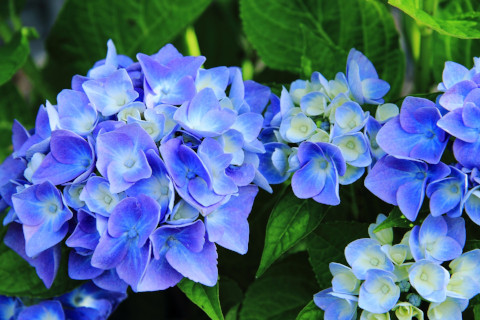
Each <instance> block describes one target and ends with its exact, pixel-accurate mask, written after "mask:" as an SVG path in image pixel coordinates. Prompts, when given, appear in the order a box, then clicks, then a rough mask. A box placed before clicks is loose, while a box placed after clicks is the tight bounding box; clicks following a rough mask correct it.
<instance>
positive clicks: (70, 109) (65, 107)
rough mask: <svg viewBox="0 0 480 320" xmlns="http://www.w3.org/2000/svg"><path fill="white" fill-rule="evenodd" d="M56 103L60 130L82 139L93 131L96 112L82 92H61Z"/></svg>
mask: <svg viewBox="0 0 480 320" xmlns="http://www.w3.org/2000/svg"><path fill="white" fill-rule="evenodd" d="M57 101H58V117H59V124H60V128H62V129H65V130H69V131H72V132H75V133H76V134H78V135H80V136H82V137H85V136H87V135H88V134H89V133H90V132H92V131H93V129H94V128H95V126H96V125H97V110H96V109H95V108H94V107H93V106H92V105H91V104H90V101H89V100H88V97H87V96H86V95H85V94H84V93H83V92H80V91H74V90H68V89H65V90H62V91H61V92H60V93H59V94H58V96H57Z"/></svg>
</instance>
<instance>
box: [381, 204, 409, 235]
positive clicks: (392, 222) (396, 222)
mask: <svg viewBox="0 0 480 320" xmlns="http://www.w3.org/2000/svg"><path fill="white" fill-rule="evenodd" d="M392 227H398V228H412V227H413V223H412V222H411V221H410V220H408V219H407V218H406V217H405V216H404V215H403V214H402V212H401V211H400V209H399V208H398V207H394V208H393V210H392V211H390V213H389V214H388V217H387V219H385V220H384V221H383V222H382V223H380V224H379V225H378V226H377V227H376V228H375V229H374V230H373V231H374V232H378V231H380V230H383V229H387V228H392Z"/></svg>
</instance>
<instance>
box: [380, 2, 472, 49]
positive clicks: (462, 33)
mask: <svg viewBox="0 0 480 320" xmlns="http://www.w3.org/2000/svg"><path fill="white" fill-rule="evenodd" d="M388 3H389V4H391V5H392V6H394V7H397V8H398V9H400V10H402V11H403V12H405V13H406V14H408V15H409V16H410V17H412V18H414V19H415V20H416V21H417V22H418V23H419V24H423V25H425V26H427V27H429V28H432V29H433V30H435V31H437V32H439V33H441V34H445V35H448V36H452V37H456V38H461V39H480V12H475V11H470V12H462V13H459V14H457V15H451V16H450V17H447V18H443V19H442V18H439V17H436V16H432V15H431V14H429V13H428V12H426V11H425V10H423V9H422V8H420V7H419V6H418V5H417V4H420V3H421V2H418V1H416V0H389V1H388Z"/></svg>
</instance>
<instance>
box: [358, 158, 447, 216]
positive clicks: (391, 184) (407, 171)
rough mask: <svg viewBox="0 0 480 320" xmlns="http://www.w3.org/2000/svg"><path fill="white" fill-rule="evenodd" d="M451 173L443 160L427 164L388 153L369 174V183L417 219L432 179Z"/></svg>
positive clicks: (371, 189) (383, 196)
mask: <svg viewBox="0 0 480 320" xmlns="http://www.w3.org/2000/svg"><path fill="white" fill-rule="evenodd" d="M449 173H450V169H449V167H448V166H446V165H445V164H443V163H442V162H440V163H438V164H430V165H427V164H426V163H424V162H421V161H416V160H406V159H398V158H395V157H393V156H390V155H388V156H385V157H383V158H382V159H380V160H379V161H377V163H376V164H375V166H374V167H373V168H372V170H371V171H370V173H369V174H368V176H367V177H366V178H365V187H366V188H367V189H368V190H370V191H371V192H372V193H373V194H375V195H376V196H377V197H379V198H380V199H382V200H383V201H385V202H388V203H391V204H393V205H398V207H399V208H400V210H401V211H402V213H403V214H404V215H405V216H406V217H407V218H408V219H409V220H411V221H414V220H415V219H416V217H417V215H418V211H419V210H420V207H421V205H422V203H423V199H424V197H425V189H426V187H427V184H428V183H429V182H431V181H435V180H439V179H442V178H445V177H446V176H447V175H448V174H449Z"/></svg>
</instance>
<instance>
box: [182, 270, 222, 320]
mask: <svg viewBox="0 0 480 320" xmlns="http://www.w3.org/2000/svg"><path fill="white" fill-rule="evenodd" d="M177 286H178V288H179V289H180V290H182V292H183V293H185V295H186V296H187V297H188V299H190V300H191V301H192V302H193V303H195V304H196V305H197V306H198V307H199V308H200V309H202V310H203V311H204V312H205V313H206V314H207V315H208V316H209V317H210V319H213V320H217V319H218V320H223V319H224V318H223V313H222V307H221V306H220V299H219V288H218V287H219V286H218V282H217V284H216V285H215V286H214V287H207V286H204V285H202V284H200V283H196V282H193V281H192V280H189V279H187V278H184V279H183V280H182V281H180V283H178V284H177Z"/></svg>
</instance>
